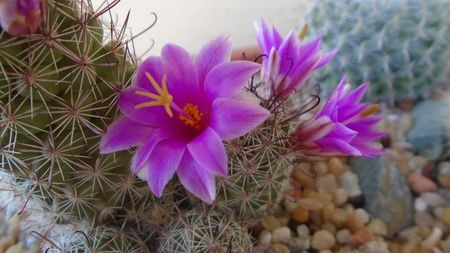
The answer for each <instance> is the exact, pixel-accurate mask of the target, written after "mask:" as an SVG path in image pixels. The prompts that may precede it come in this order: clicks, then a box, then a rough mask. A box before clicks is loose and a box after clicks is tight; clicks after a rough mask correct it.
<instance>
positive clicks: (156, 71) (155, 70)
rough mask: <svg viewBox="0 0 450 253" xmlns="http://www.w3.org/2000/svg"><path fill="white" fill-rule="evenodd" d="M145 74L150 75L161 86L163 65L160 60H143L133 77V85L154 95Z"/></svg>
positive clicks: (152, 58) (151, 57)
mask: <svg viewBox="0 0 450 253" xmlns="http://www.w3.org/2000/svg"><path fill="white" fill-rule="evenodd" d="M146 72H148V73H150V75H151V76H152V77H153V78H154V79H155V81H156V82H157V83H158V84H161V82H162V78H163V74H164V73H163V65H162V62H161V58H160V57H157V56H150V57H148V58H147V59H145V61H144V62H142V63H141V64H139V67H138V69H137V70H136V76H135V77H134V80H133V84H134V85H135V86H138V87H142V88H144V89H146V90H149V91H151V92H153V93H155V89H154V88H153V85H152V84H151V83H150V80H149V79H148V77H147V75H146Z"/></svg>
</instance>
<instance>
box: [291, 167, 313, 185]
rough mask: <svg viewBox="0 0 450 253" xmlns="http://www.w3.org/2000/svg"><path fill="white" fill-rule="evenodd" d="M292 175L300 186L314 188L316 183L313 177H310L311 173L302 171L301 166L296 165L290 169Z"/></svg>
mask: <svg viewBox="0 0 450 253" xmlns="http://www.w3.org/2000/svg"><path fill="white" fill-rule="evenodd" d="M292 177H293V178H294V180H295V181H296V182H297V183H299V184H300V185H301V186H303V187H305V188H307V189H316V183H315V181H314V178H313V177H311V175H308V174H306V172H305V171H303V170H302V169H301V168H299V167H296V168H295V169H294V170H293V171H292Z"/></svg>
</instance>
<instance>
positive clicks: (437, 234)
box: [422, 228, 442, 249]
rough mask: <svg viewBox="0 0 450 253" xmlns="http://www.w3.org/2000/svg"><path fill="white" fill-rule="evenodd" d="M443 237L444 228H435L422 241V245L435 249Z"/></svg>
mask: <svg viewBox="0 0 450 253" xmlns="http://www.w3.org/2000/svg"><path fill="white" fill-rule="evenodd" d="M441 237H442V230H441V229H439V228H433V231H432V232H431V234H430V235H429V236H428V237H427V239H425V240H424V241H423V242H422V246H423V247H424V248H427V249H433V248H434V247H435V246H436V244H438V243H439V241H440V240H441Z"/></svg>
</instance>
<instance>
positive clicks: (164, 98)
mask: <svg viewBox="0 0 450 253" xmlns="http://www.w3.org/2000/svg"><path fill="white" fill-rule="evenodd" d="M145 75H146V76H147V78H148V80H149V81H150V83H151V84H152V86H153V88H155V90H156V92H158V94H154V93H151V92H148V91H136V92H135V94H136V95H139V96H144V97H148V98H151V99H152V101H149V102H144V103H140V104H138V105H136V106H135V107H134V109H136V110H139V109H142V108H146V107H153V106H164V109H165V110H166V113H167V114H168V115H169V117H171V118H172V117H173V112H172V109H171V108H170V104H171V103H172V100H173V97H172V95H170V93H169V91H168V90H167V82H166V81H167V76H166V75H163V78H162V85H159V84H158V82H156V80H155V78H153V76H152V75H151V74H150V73H149V72H145Z"/></svg>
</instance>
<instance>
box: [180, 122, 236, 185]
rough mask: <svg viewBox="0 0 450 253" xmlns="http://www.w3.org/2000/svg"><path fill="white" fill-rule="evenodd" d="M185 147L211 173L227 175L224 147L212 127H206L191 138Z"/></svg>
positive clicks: (226, 158)
mask: <svg viewBox="0 0 450 253" xmlns="http://www.w3.org/2000/svg"><path fill="white" fill-rule="evenodd" d="M187 148H188V150H189V152H190V153H191V155H192V157H193V158H194V160H195V161H196V162H197V163H198V164H199V165H200V166H202V167H203V168H205V169H206V170H208V172H209V173H211V174H212V175H219V176H223V177H226V176H227V175H228V169H227V163H228V162H227V160H228V157H227V154H226V152H225V147H224V146H223V143H222V140H221V139H220V136H219V135H218V134H217V133H216V132H215V131H214V130H213V129H211V128H207V129H206V130H205V131H203V133H201V134H200V135H199V136H197V137H196V138H195V139H194V140H192V141H191V142H190V143H189V144H188V145H187Z"/></svg>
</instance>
